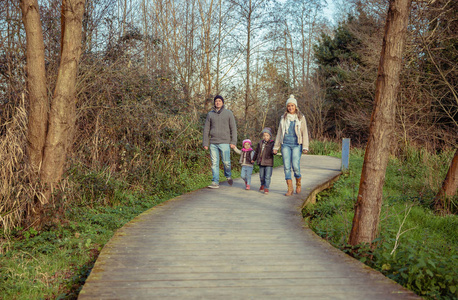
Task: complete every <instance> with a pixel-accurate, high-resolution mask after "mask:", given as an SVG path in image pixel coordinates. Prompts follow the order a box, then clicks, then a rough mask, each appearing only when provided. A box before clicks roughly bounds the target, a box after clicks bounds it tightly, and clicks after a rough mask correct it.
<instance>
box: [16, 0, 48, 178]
mask: <svg viewBox="0 0 458 300" xmlns="http://www.w3.org/2000/svg"><path fill="white" fill-rule="evenodd" d="M20 5H21V10H22V22H23V23H24V28H25V33H26V39H27V46H26V52H27V91H28V98H29V111H28V121H29V124H28V129H27V130H28V131H27V142H28V143H27V152H28V157H29V160H30V163H31V165H32V167H33V168H34V169H35V170H38V169H39V168H40V166H41V162H42V159H43V147H44V144H45V139H46V130H47V122H48V106H49V103H48V96H47V91H46V87H47V85H46V70H45V47H44V42H43V31H42V28H41V19H40V8H39V6H38V1H37V0H23V1H21V2H20Z"/></svg>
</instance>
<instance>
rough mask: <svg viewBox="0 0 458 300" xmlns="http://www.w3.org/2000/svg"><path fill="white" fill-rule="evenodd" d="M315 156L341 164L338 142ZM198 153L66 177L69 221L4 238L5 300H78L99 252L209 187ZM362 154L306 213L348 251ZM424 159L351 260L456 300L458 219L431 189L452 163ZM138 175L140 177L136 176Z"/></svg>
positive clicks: (389, 194) (0, 290) (401, 174)
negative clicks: (130, 226)
mask: <svg viewBox="0 0 458 300" xmlns="http://www.w3.org/2000/svg"><path fill="white" fill-rule="evenodd" d="M311 153H312V154H316V155H332V156H340V149H339V145H338V144H335V143H332V142H318V141H314V142H312V145H311ZM134 155H135V154H133V156H134ZM193 155H194V156H195V157H196V158H197V159H196V160H194V161H192V162H190V161H184V160H181V159H177V160H176V164H174V165H173V166H172V165H171V164H170V161H165V162H164V163H163V164H159V163H160V161H159V160H158V163H157V164H156V165H155V167H156V168H160V172H150V171H149V170H148V169H147V168H138V169H136V170H137V171H132V170H129V172H126V176H127V177H126V176H115V174H111V173H110V171H109V170H108V169H100V170H90V169H85V168H84V167H82V166H79V165H74V167H73V168H70V171H69V174H68V176H69V177H68V189H69V190H68V191H67V196H68V197H69V198H62V199H67V200H66V201H67V202H65V201H64V202H63V203H61V206H62V207H61V208H60V209H59V210H61V211H63V213H62V214H61V215H56V214H54V213H50V218H49V221H48V222H47V223H46V224H45V226H44V227H43V228H42V230H41V231H40V232H37V231H35V230H34V229H33V228H31V227H30V228H16V229H15V230H13V232H11V233H10V238H9V239H5V238H3V239H0V243H1V245H0V246H1V247H0V298H1V299H76V298H77V296H78V293H79V291H80V289H81V287H82V285H83V284H84V281H85V280H86V278H87V276H88V275H89V273H90V271H91V268H92V267H93V264H94V262H95V260H96V258H97V256H98V254H99V252H100V251H101V249H102V248H103V246H104V245H105V244H106V243H107V242H108V240H109V239H110V238H111V237H112V236H113V234H114V232H115V231H116V230H117V229H118V228H120V227H122V226H123V225H124V224H125V223H127V222H129V221H130V220H131V219H132V218H134V217H135V216H137V215H138V214H140V213H141V212H143V211H145V210H147V209H149V208H151V207H154V206H155V205H157V204H159V203H162V202H164V201H166V200H168V199H170V198H173V197H175V196H177V195H179V194H182V193H186V192H188V191H192V190H195V189H199V188H202V187H205V186H206V185H208V184H209V183H210V181H211V176H210V174H211V170H210V164H209V160H208V157H207V158H206V155H205V154H204V153H203V151H202V153H201V151H200V150H199V151H196V152H195V153H194V154H193ZM362 155H363V151H361V150H358V149H352V156H351V161H350V170H349V171H348V172H347V173H345V174H344V175H343V176H342V177H341V179H340V180H339V181H337V182H336V183H335V185H334V189H332V190H328V191H325V192H323V193H321V194H319V195H318V196H317V201H318V202H317V205H315V206H314V207H308V208H307V209H306V211H304V213H305V214H306V218H307V220H308V221H309V223H310V227H311V228H313V229H314V230H315V231H316V232H317V233H318V234H319V235H320V236H322V237H323V238H326V239H327V240H328V241H330V242H331V243H332V244H333V245H335V246H336V247H338V248H341V249H343V250H344V251H347V252H348V250H349V249H348V244H347V240H348V233H349V230H350V229H351V221H352V216H353V215H352V210H353V206H354V199H355V195H356V193H357V190H358V184H359V174H360V170H361V167H362V163H363V159H362ZM420 158H421V159H422V160H421V161H422V166H421V167H420V168H418V169H412V168H414V167H415V166H416V165H417V164H416V163H415V159H411V158H408V157H405V158H403V159H402V160H397V159H394V158H393V159H392V161H391V163H390V167H389V170H388V173H387V184H386V189H385V201H384V206H383V213H382V226H381V228H382V229H383V230H382V231H381V235H380V238H379V241H378V244H377V245H378V247H377V249H375V250H368V249H358V251H359V252H358V251H356V252H355V251H351V252H352V254H353V255H355V256H356V257H357V258H358V259H361V260H364V261H365V262H366V263H367V264H368V265H369V266H371V267H373V268H376V269H378V270H380V271H382V272H383V273H384V274H385V275H386V276H388V277H391V278H393V279H394V280H396V281H398V282H400V283H401V284H403V285H404V286H407V287H408V288H410V289H412V290H414V291H416V292H417V293H418V294H420V295H423V296H425V297H426V298H431V299H447V297H448V296H447V295H452V296H456V292H455V294H454V291H453V287H454V286H456V278H457V277H458V276H457V274H456V269H458V268H457V267H458V266H457V259H456V255H457V253H456V249H457V243H458V241H457V235H456V232H457V218H456V216H446V217H440V216H436V215H434V214H433V213H432V212H431V210H430V208H429V205H430V199H431V196H432V195H433V193H432V190H433V189H434V188H436V187H434V186H433V185H434V184H436V182H439V183H440V180H435V178H434V177H433V176H430V175H429V173H430V171H428V168H430V167H431V166H437V167H438V168H439V169H433V170H434V171H433V172H434V173H437V174H442V172H445V171H446V167H447V166H446V165H447V164H446V163H444V162H445V160H446V159H448V158H449V157H448V156H447V155H446V154H444V155H443V157H442V158H440V157H439V158H437V157H435V156H434V157H433V158H430V160H429V159H428V160H427V159H425V158H424V156H421V157H420ZM238 159H239V157H238V155H232V165H233V177H234V178H237V177H239V176H240V166H239V164H238ZM417 159H418V158H417ZM436 159H437V160H436ZM274 164H275V166H280V165H281V164H282V161H281V157H280V156H275V161H274ZM425 164H426V165H427V166H428V167H424V165H425ZM444 170H445V171H444ZM164 171H167V172H164ZM257 171H258V167H257V166H255V168H254V172H257ZM139 172H141V174H139ZM221 172H222V171H221ZM220 175H221V176H223V174H222V173H221V174H220ZM134 176H137V177H138V178H131V177H134ZM441 176H442V175H440V176H436V177H441ZM222 178H223V177H222ZM253 180H256V177H253ZM133 182H135V184H133ZM410 207H411V208H412V209H411V210H410V212H409V213H408V215H407V219H406V222H405V223H404V224H403V227H402V229H403V230H408V229H411V230H409V231H408V232H406V233H405V234H403V235H401V237H400V238H399V239H398V242H399V243H400V244H399V247H398V248H397V250H396V251H395V254H394V255H391V254H390V252H391V251H392V250H393V247H394V245H395V242H396V239H395V237H396V233H397V231H398V229H399V228H400V224H401V222H402V220H403V217H404V215H405V213H406V212H407V211H408V210H409V208H410ZM425 237H427V238H425ZM368 254H369V255H368ZM444 262H445V263H444ZM406 266H410V267H409V268H406ZM412 274H414V275H415V276H414V275H412ZM416 274H423V275H421V276H416ZM431 274H433V275H431ZM422 276H423V277H422ZM444 295H445V296H444Z"/></svg>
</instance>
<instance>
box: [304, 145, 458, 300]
mask: <svg viewBox="0 0 458 300" xmlns="http://www.w3.org/2000/svg"><path fill="white" fill-rule="evenodd" d="M351 152H352V153H351V156H350V168H349V170H348V172H346V173H345V174H343V175H342V176H341V178H340V179H339V180H338V181H337V182H336V183H335V184H334V186H333V188H332V189H330V190H327V191H324V192H322V193H320V194H319V195H318V196H317V203H316V204H315V205H311V206H308V207H306V208H305V209H304V210H303V214H304V217H305V218H306V220H307V221H308V224H309V226H310V228H312V229H313V230H314V231H315V232H316V233H317V234H318V235H319V236H321V237H323V238H325V239H326V240H328V241H329V242H330V243H331V244H332V245H334V246H335V247H337V248H339V249H341V250H343V251H345V252H347V253H348V254H350V255H353V256H354V257H356V258H357V259H359V260H361V261H363V262H364V263H366V264H367V265H369V266H370V267H372V268H374V269H377V270H379V271H380V272H382V273H383V274H385V275H386V276H387V277H389V278H392V279H393V280H395V281H397V282H398V283H400V284H402V285H403V286H405V287H406V288H408V289H410V290H412V291H414V292H416V293H417V294H418V295H420V296H422V297H424V298H426V299H457V298H458V294H457V293H458V291H457V290H458V271H457V270H458V217H457V216H456V207H455V210H454V212H455V215H448V216H439V215H436V214H435V213H434V211H433V210H432V208H433V206H432V204H433V198H434V196H435V193H436V191H437V189H438V188H439V186H440V184H441V182H442V180H443V179H444V178H445V174H446V172H447V169H448V166H449V164H450V162H451V158H452V156H453V151H450V152H443V153H440V154H438V155H431V154H429V153H426V152H424V151H418V152H415V151H413V150H410V152H409V153H408V154H407V155H405V156H401V157H400V158H391V159H390V162H389V165H388V168H387V172H386V180H385V187H384V196H383V197H384V199H383V206H382V212H381V215H380V220H381V221H380V234H379V237H378V238H377V240H376V241H374V243H375V245H376V247H375V248H374V249H368V248H352V247H351V246H349V244H348V239H349V234H350V231H351V226H352V220H353V215H354V205H355V203H356V195H357V193H358V189H359V181H360V176H361V169H362V165H363V161H364V158H363V151H361V150H356V149H352V151H351ZM454 203H456V199H455V202H454Z"/></svg>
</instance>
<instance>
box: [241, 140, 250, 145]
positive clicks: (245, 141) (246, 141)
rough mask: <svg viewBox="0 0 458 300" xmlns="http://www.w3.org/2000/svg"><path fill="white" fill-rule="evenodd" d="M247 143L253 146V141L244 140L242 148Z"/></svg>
mask: <svg viewBox="0 0 458 300" xmlns="http://www.w3.org/2000/svg"><path fill="white" fill-rule="evenodd" d="M245 143H248V144H250V146H251V140H249V139H246V140H243V142H242V146H245Z"/></svg>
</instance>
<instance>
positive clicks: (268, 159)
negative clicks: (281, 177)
mask: <svg viewBox="0 0 458 300" xmlns="http://www.w3.org/2000/svg"><path fill="white" fill-rule="evenodd" d="M261 135H262V140H261V141H260V142H259V144H258V147H257V148H256V152H255V154H254V158H253V160H254V161H256V162H257V164H258V165H259V179H261V187H260V188H259V191H260V192H262V191H264V194H268V193H269V186H270V178H271V177H272V169H273V166H274V152H273V148H274V144H275V143H274V141H273V140H272V130H271V129H270V128H268V127H266V128H264V129H263V130H262V132H261Z"/></svg>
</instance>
